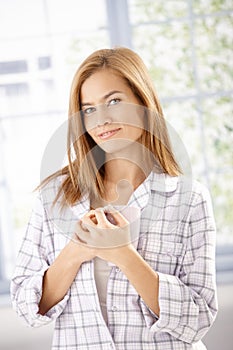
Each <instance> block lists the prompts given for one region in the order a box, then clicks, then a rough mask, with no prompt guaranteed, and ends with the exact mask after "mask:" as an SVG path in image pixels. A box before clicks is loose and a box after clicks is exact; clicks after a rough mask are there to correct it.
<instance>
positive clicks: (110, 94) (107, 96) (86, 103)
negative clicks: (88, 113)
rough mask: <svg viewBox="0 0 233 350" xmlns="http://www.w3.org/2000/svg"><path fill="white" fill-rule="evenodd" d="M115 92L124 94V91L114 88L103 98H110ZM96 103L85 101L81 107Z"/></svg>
mask: <svg viewBox="0 0 233 350" xmlns="http://www.w3.org/2000/svg"><path fill="white" fill-rule="evenodd" d="M114 94H123V92H122V91H119V90H112V91H110V92H108V93H107V94H106V95H104V96H103V97H102V98H101V99H102V100H106V99H107V98H109V97H110V96H112V95H114ZM93 104H94V103H90V102H85V103H81V107H84V106H92V105H93Z"/></svg>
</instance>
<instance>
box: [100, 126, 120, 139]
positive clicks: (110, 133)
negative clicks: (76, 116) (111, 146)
mask: <svg viewBox="0 0 233 350" xmlns="http://www.w3.org/2000/svg"><path fill="white" fill-rule="evenodd" d="M120 129H121V128H117V129H113V130H108V131H103V132H102V133H100V134H98V137H99V138H100V139H101V140H106V139H108V138H109V137H112V136H113V135H115V134H116V133H117V132H118V131H119V130H120Z"/></svg>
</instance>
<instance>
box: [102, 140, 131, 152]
mask: <svg viewBox="0 0 233 350" xmlns="http://www.w3.org/2000/svg"><path fill="white" fill-rule="evenodd" d="M134 142H135V141H134V140H128V139H127V140H126V139H114V140H107V141H104V142H101V143H99V144H98V146H99V147H100V148H102V150H103V151H104V152H105V153H109V154H111V153H118V152H121V151H122V152H123V151H124V150H126V149H127V148H129V147H130V146H132V144H133V143H134Z"/></svg>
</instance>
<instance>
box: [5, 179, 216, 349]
mask: <svg viewBox="0 0 233 350" xmlns="http://www.w3.org/2000/svg"><path fill="white" fill-rule="evenodd" d="M60 180H61V179H60ZM60 180H59V179H57V180H53V181H52V182H50V183H49V184H48V185H47V186H46V187H45V188H44V189H42V190H41V191H40V193H39V194H38V196H37V198H36V203H35V207H34V209H33V211H32V215H31V218H30V221H29V224H28V228H27V231H26V234H25V237H24V238H23V241H22V246H21V249H20V251H19V255H18V258H17V264H16V268H15V272H14V275H13V278H12V281H11V295H12V303H13V307H14V309H15V310H16V311H17V313H18V314H19V316H20V317H21V318H22V319H24V320H25V322H26V323H27V324H28V325H30V326H32V327H37V326H42V325H44V324H47V323H49V322H51V321H55V329H54V336H53V345H52V349H53V350H77V349H78V350H87V349H90V350H107V349H108V350H109V349H115V350H152V349H156V350H183V349H205V347H204V345H203V344H202V342H201V338H202V337H203V336H204V335H205V334H206V332H207V330H208V329H209V328H210V326H211V325H212V323H213V321H214V319H215V317H216V313H217V299H216V284H215V223H214V218H213V212H212V206H211V200H210V196H209V193H208V190H207V189H206V188H205V187H204V186H202V185H201V184H199V183H198V182H196V181H191V180H190V181H189V180H187V179H185V177H170V176H168V175H165V174H156V173H154V172H152V173H151V174H150V175H149V176H148V178H147V179H146V180H145V181H144V182H143V183H142V184H141V185H140V186H139V187H138V188H137V189H136V190H135V192H134V193H133V194H132V196H131V198H130V200H129V203H128V205H134V206H138V207H140V208H141V227H140V236H139V240H138V245H137V250H138V252H139V253H140V254H141V255H142V257H143V258H144V259H145V260H146V261H147V262H148V264H149V265H150V266H151V267H152V268H153V269H154V270H155V271H157V272H158V274H159V305H160V316H159V317H157V316H156V315H155V314H154V313H153V312H152V311H151V310H150V309H149V308H148V307H147V305H146V304H145V303H144V301H143V300H142V299H141V298H140V296H139V295H138V294H137V292H136V290H135V289H134V287H133V286H132V285H131V284H130V283H129V281H128V280H127V278H126V277H125V275H124V274H123V273H122V272H121V271H120V269H119V268H118V267H117V266H112V268H111V273H110V276H109V280H108V286H107V310H108V325H107V326H106V324H105V322H104V319H103V316H102V313H101V309H100V304H99V299H98V295H97V290H96V285H95V279H94V266H93V261H90V262H86V263H83V264H82V266H81V268H80V270H79V272H78V273H77V276H76V278H75V280H74V282H73V283H72V285H71V287H70V289H69V290H68V292H67V294H66V295H65V296H64V298H63V300H61V301H60V302H59V303H58V304H57V305H55V306H54V307H52V308H51V309H50V310H49V311H48V312H47V314H46V315H44V316H42V315H39V314H38V303H39V301H40V298H41V294H42V281H43V275H44V273H45V271H46V270H47V269H48V268H49V266H50V265H51V264H52V263H53V261H54V259H55V258H56V257H57V255H58V254H59V252H60V251H61V250H62V248H63V247H64V246H65V245H66V244H67V242H68V241H69V239H70V235H71V234H72V233H73V230H74V225H75V223H76V221H77V220H78V219H79V218H81V217H82V216H83V215H84V214H85V213H86V212H87V211H89V208H90V202H89V198H88V195H84V196H83V197H82V200H81V201H80V202H79V203H78V204H77V205H75V206H73V207H69V208H68V207H67V208H66V209H65V210H63V211H59V203H58V204H57V205H55V206H54V207H53V209H51V204H52V202H53V199H54V196H55V194H56V192H57V188H58V184H59V183H60Z"/></svg>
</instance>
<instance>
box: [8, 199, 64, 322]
mask: <svg viewBox="0 0 233 350" xmlns="http://www.w3.org/2000/svg"><path fill="white" fill-rule="evenodd" d="M45 223H46V224H47V227H48V220H47V218H46V212H45V210H44V208H43V205H42V202H41V199H40V197H39V196H38V197H37V198H36V202H35V206H34V209H33V211H32V214H31V218H30V220H29V223H28V226H27V230H26V234H25V236H24V238H23V241H22V245H21V248H20V250H19V254H18V257H17V260H16V268H15V271H14V274H13V276H12V280H11V299H12V306H13V308H14V309H15V311H16V312H17V314H18V315H19V317H20V318H22V319H23V320H24V321H25V322H26V324H27V325H29V326H31V327H38V326H41V325H43V324H47V323H49V322H51V321H53V320H55V319H56V318H57V317H58V316H59V315H60V314H61V313H62V311H63V310H64V307H65V305H66V303H67V300H68V299H69V293H67V295H65V296H64V298H63V299H62V300H61V301H60V302H59V303H58V304H56V305H55V306H54V307H52V308H51V309H50V310H49V311H48V312H47V313H46V314H45V315H43V316H42V315H40V314H38V310H39V307H38V305H39V302H40V299H41V296H42V286H43V277H44V273H45V272H46V270H47V269H48V268H49V262H48V260H47V245H46V238H45V236H46V232H45V231H46V230H48V228H47V227H46V225H45ZM47 236H48V232H47Z"/></svg>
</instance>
